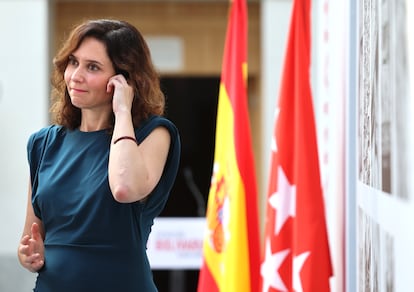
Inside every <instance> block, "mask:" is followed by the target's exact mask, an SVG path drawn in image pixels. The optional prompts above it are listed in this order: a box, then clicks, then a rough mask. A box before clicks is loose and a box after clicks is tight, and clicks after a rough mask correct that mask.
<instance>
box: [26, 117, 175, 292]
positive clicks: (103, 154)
mask: <svg viewBox="0 0 414 292" xmlns="http://www.w3.org/2000/svg"><path fill="white" fill-rule="evenodd" d="M159 126H163V127H165V128H167V129H168V130H169V132H170V134H171V145H170V150H169V154H168V158H167V163H166V165H165V169H164V172H163V174H162V177H161V179H160V182H159V183H158V185H157V186H156V187H155V189H154V190H153V192H152V193H151V195H150V196H149V197H148V198H147V199H146V200H145V201H142V202H135V203H127V204H125V203H118V202H116V201H115V200H114V198H113V197H112V194H111V191H110V188H109V182H108V158H109V148H110V143H111V137H110V135H109V134H108V133H107V131H106V130H102V131H96V132H80V131H79V130H73V131H71V130H68V129H66V128H63V127H61V126H49V127H46V128H43V129H41V130H40V131H38V132H36V133H34V134H32V135H31V136H30V138H29V140H28V144H27V151H28V160H29V165H30V174H31V180H32V204H33V208H34V211H35V214H36V216H37V217H39V218H40V219H41V220H42V222H43V224H44V228H45V234H46V237H45V240H44V245H45V265H44V267H43V268H42V269H41V270H40V271H39V273H38V276H37V280H36V285H35V288H34V291H37V292H94V291H99V292H105V291H108V292H110V291H111V292H112V291H113V292H117V291H122V292H138V291H145V292H150V291H157V289H156V286H155V284H154V282H153V279H152V272H151V268H150V265H149V262H148V258H147V254H146V244H147V240H148V236H149V233H150V231H151V226H152V225H153V220H154V218H155V217H156V216H158V215H159V214H160V212H161V211H162V209H163V208H164V206H165V203H166V201H167V199H168V196H169V193H170V191H171V188H172V186H173V184H174V181H175V177H176V174H177V171H178V166H179V159H180V139H179V134H178V131H177V129H176V127H175V126H174V124H173V123H171V122H170V121H169V120H167V119H165V118H163V117H160V116H153V117H151V118H150V119H149V120H147V121H146V122H145V123H144V124H143V125H142V126H141V127H140V128H138V129H136V131H135V134H136V137H137V140H138V142H141V141H142V140H143V139H145V137H147V135H148V134H149V133H151V131H152V130H153V129H154V128H156V127H159ZM39 162H40V163H39Z"/></svg>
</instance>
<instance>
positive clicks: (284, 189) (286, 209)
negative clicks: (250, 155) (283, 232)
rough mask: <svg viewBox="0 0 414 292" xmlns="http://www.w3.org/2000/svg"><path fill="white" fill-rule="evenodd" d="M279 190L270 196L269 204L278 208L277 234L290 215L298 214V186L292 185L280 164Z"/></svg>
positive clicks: (276, 218)
mask: <svg viewBox="0 0 414 292" xmlns="http://www.w3.org/2000/svg"><path fill="white" fill-rule="evenodd" d="M277 177H278V181H277V192H275V193H273V194H272V195H271V196H270V197H269V204H270V205H271V206H272V207H273V209H275V210H276V216H275V235H277V234H278V233H279V231H280V229H281V228H282V226H283V224H285V222H286V220H287V219H288V218H289V217H294V216H295V215H296V186H295V185H291V184H290V183H289V181H288V180H287V178H286V174H285V172H284V171H283V168H282V167H281V166H280V165H279V166H278V176H277Z"/></svg>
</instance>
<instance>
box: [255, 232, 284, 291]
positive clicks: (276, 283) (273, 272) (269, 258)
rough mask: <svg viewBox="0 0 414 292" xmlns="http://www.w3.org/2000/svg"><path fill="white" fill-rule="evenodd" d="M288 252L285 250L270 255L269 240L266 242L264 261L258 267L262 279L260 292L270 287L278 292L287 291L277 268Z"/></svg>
mask: <svg viewBox="0 0 414 292" xmlns="http://www.w3.org/2000/svg"><path fill="white" fill-rule="evenodd" d="M289 252H290V250H289V249H285V250H282V251H279V252H276V253H272V248H271V245H270V240H269V239H268V240H267V241H266V254H265V259H264V261H263V263H262V265H261V267H260V275H261V276H262V278H263V286H262V288H263V289H262V291H263V292H267V291H268V290H269V288H270V287H272V288H274V289H277V290H279V291H288V290H287V288H286V285H285V283H284V282H283V280H282V278H281V277H280V275H279V272H278V270H279V267H280V265H281V264H282V263H283V261H284V260H285V258H286V257H287V256H288V254H289Z"/></svg>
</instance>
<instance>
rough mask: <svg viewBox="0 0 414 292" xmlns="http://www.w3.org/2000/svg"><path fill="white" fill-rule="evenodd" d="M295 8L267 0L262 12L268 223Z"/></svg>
mask: <svg viewBox="0 0 414 292" xmlns="http://www.w3.org/2000/svg"><path fill="white" fill-rule="evenodd" d="M291 10H292V0H263V1H262V4H261V7H260V11H261V27H262V28H261V34H262V36H261V39H262V43H261V60H262V61H261V78H262V80H261V96H262V103H261V104H262V110H261V112H262V125H263V132H262V133H263V136H262V139H263V144H262V145H263V149H262V151H261V152H262V157H261V159H262V165H263V170H264V171H263V173H264V174H265V175H263V176H262V177H261V178H260V181H258V183H259V184H260V185H261V187H260V189H261V190H263V192H264V193H263V194H260V198H261V199H262V203H261V205H262V206H261V207H262V208H261V210H263V211H262V212H260V214H261V216H262V218H260V219H261V222H264V220H263V219H264V216H265V213H266V212H265V210H266V209H265V208H264V207H263V206H265V202H264V200H266V198H267V188H268V180H269V177H268V176H269V175H268V173H269V168H270V143H271V137H272V133H273V127H274V112H275V107H276V101H277V99H278V98H279V87H280V80H281V73H282V67H283V59H284V56H285V52H286V42H287V35H288V30H289V23H290V14H291Z"/></svg>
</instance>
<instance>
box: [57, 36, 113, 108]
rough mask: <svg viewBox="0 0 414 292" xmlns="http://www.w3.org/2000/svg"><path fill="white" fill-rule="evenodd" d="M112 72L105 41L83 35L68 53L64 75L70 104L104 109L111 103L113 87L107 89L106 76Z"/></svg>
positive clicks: (108, 76) (109, 75) (111, 74)
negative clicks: (74, 49)
mask: <svg viewBox="0 0 414 292" xmlns="http://www.w3.org/2000/svg"><path fill="white" fill-rule="evenodd" d="M113 75H115V70H114V68H113V65H112V62H111V60H110V59H109V57H108V55H107V53H106V48H105V45H104V44H103V43H102V42H100V41H98V40H97V39H95V38H92V37H88V38H85V39H84V40H83V41H82V43H81V44H80V46H79V48H78V49H77V50H76V51H74V52H73V53H72V54H71V55H70V56H69V61H68V64H67V66H66V69H65V73H64V79H65V83H66V87H67V90H68V92H69V96H70V98H71V101H72V104H73V105H74V106H76V107H78V108H80V109H93V110H99V109H107V108H108V107H111V106H112V95H113V91H112V90H110V92H108V91H107V84H108V81H109V78H110V77H112V76H113Z"/></svg>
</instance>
